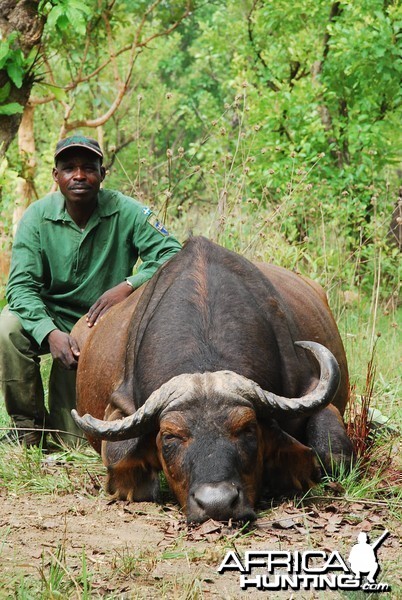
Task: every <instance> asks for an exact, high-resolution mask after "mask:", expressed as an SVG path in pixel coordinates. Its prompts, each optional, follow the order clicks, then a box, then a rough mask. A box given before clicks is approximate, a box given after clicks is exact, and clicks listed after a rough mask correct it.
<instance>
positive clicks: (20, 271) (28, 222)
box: [6, 209, 56, 346]
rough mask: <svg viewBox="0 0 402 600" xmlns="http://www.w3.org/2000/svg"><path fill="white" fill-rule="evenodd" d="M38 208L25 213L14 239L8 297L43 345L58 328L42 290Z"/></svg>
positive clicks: (14, 310)
mask: <svg viewBox="0 0 402 600" xmlns="http://www.w3.org/2000/svg"><path fill="white" fill-rule="evenodd" d="M35 221H36V218H35V213H34V211H32V210H31V211H30V210H29V209H28V211H27V212H26V213H25V214H24V216H23V218H22V220H21V222H20V224H19V226H18V229H17V232H16V235H15V238H14V243H13V249H12V255H11V267H10V274H9V278H8V282H7V287H6V297H7V302H8V304H9V308H10V310H11V312H13V313H15V314H16V315H17V316H18V318H19V320H20V321H21V324H22V326H23V328H24V329H25V331H27V333H29V335H31V336H32V337H33V338H34V339H35V341H36V342H37V343H38V345H39V346H40V345H41V344H42V342H43V340H44V339H45V338H46V337H47V336H48V335H49V333H50V332H51V331H52V330H53V329H55V328H56V325H55V324H54V322H53V320H52V318H51V317H50V315H49V313H48V312H47V310H46V306H45V304H44V303H43V301H42V298H41V296H40V292H41V290H42V288H43V264H42V257H41V248H40V239H39V231H38V228H37V226H36V222H35Z"/></svg>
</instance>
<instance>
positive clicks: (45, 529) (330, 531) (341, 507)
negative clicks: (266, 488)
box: [0, 465, 402, 599]
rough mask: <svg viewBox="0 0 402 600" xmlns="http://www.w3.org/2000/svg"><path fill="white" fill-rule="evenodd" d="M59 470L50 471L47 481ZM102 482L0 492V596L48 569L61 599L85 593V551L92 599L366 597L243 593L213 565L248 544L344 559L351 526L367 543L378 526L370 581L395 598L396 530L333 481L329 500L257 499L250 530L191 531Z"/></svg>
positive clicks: (353, 535)
mask: <svg viewBox="0 0 402 600" xmlns="http://www.w3.org/2000/svg"><path fill="white" fill-rule="evenodd" d="M61 468H63V465H57V466H53V467H52V469H53V476H54V477H57V476H58V469H61ZM69 468H70V469H71V467H69ZM72 468H74V467H72ZM102 483H103V475H101V476H98V475H96V477H91V478H90V479H89V483H88V480H87V483H86V484H85V485H84V486H83V489H82V490H81V489H78V490H77V489H75V490H74V491H72V492H67V493H65V494H64V495H49V494H46V495H43V494H37V493H35V492H32V491H29V492H28V491H26V490H24V489H21V490H19V491H17V492H14V493H12V492H10V491H9V490H7V489H5V488H4V487H3V488H1V489H0V574H1V579H0V598H1V599H3V598H14V597H17V596H16V593H15V590H16V589H18V586H19V587H21V581H25V582H27V583H29V582H31V583H32V581H34V580H35V579H37V580H38V582H40V581H41V580H42V582H43V581H46V580H49V579H50V575H49V573H50V571H51V569H52V568H54V566H55V565H59V566H61V570H62V575H64V576H65V577H66V578H68V580H69V583H70V586H71V592H70V593H69V597H71V598H81V597H84V596H82V577H83V554H84V556H85V571H86V572H87V573H88V575H87V578H88V580H89V581H90V584H91V592H90V595H89V596H86V597H90V598H97V597H101V598H121V599H125V598H147V599H148V598H149V599H153V598H180V599H182V598H222V599H223V598H224V599H232V598H254V597H264V595H265V594H266V597H269V598H289V599H290V598H303V599H304V598H306V599H307V598H328V597H331V598H344V597H353V598H357V597H362V598H363V597H364V598H367V597H370V594H367V593H365V594H364V593H363V592H359V594H360V595H354V596H350V595H349V596H345V595H342V593H340V592H336V591H332V590H331V591H328V590H327V591H324V592H317V591H313V590H310V591H308V590H305V591H302V590H300V591H292V590H288V591H286V592H285V591H283V592H272V591H269V592H267V591H265V593H264V592H259V593H257V592H256V590H255V589H251V590H249V591H244V592H242V591H241V589H240V585H239V581H240V574H239V573H237V572H232V571H227V572H225V573H224V574H221V575H220V574H218V572H217V569H218V566H219V565H220V564H221V562H222V561H223V559H224V557H225V554H226V552H227V551H228V550H234V549H236V550H237V551H238V553H239V555H240V557H243V556H244V552H245V551H246V550H271V551H272V550H285V551H286V550H288V551H296V550H299V551H304V550H309V549H316V550H321V551H324V552H327V553H331V552H332V551H335V550H336V551H338V552H339V553H340V554H341V555H342V557H344V558H345V559H347V557H348V556H349V552H350V550H351V548H352V546H353V545H354V544H355V543H356V542H357V536H358V534H359V532H362V531H364V532H367V533H368V535H369V539H370V540H371V541H375V540H376V539H377V538H378V537H379V536H380V535H381V534H382V533H383V532H384V530H385V529H388V530H389V531H390V535H389V536H388V538H387V539H386V540H385V541H384V543H383V544H382V545H381V546H380V547H379V549H378V551H377V558H378V562H379V564H380V567H381V572H380V575H379V576H378V577H377V582H378V581H382V582H386V583H388V584H390V585H391V588H392V591H391V592H390V593H382V594H380V595H379V596H380V597H381V596H382V597H389V598H402V591H401V590H402V578H401V570H400V565H399V562H400V560H401V534H402V527H401V523H400V522H399V521H398V520H397V518H396V517H394V516H393V515H392V512H391V511H390V510H389V508H387V507H386V506H385V503H384V504H382V503H381V502H380V501H378V502H373V503H370V502H366V501H352V502H347V501H345V500H344V499H342V498H341V497H339V498H336V495H337V492H338V491H339V490H337V489H336V485H335V486H334V487H333V488H329V489H328V490H327V492H328V497H327V498H321V499H317V498H316V499H314V498H312V499H310V500H309V501H308V502H305V503H304V505H302V506H301V505H295V504H294V503H293V502H289V501H288V502H283V503H280V504H277V505H276V506H275V505H274V506H273V505H269V506H268V505H261V506H260V507H259V508H260V509H261V512H260V515H261V517H260V518H259V519H258V520H257V522H256V523H255V524H254V526H253V527H252V528H250V529H248V530H244V529H243V530H242V529H239V528H238V527H231V526H229V525H222V524H219V523H216V522H213V521H208V522H206V523H204V524H203V525H201V526H198V527H192V528H189V527H187V525H186V523H185V521H184V519H183V515H182V513H181V512H180V510H179V509H178V507H177V506H176V505H175V504H174V503H173V502H171V501H168V502H166V503H165V504H164V505H163V506H161V505H156V504H151V503H138V504H129V503H127V502H112V501H111V500H110V498H108V497H107V496H105V494H104V493H103V491H102V490H101V488H100V486H101V485H102ZM399 514H400V511H399ZM80 584H81V587H80ZM376 596H377V597H378V595H376ZM18 597H19V596H18ZM27 597H33V596H27ZM37 597H39V596H37ZM50 597H55V598H56V597H58V598H59V597H63V596H62V595H54V596H50Z"/></svg>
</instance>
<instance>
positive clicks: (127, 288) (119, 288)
mask: <svg viewBox="0 0 402 600" xmlns="http://www.w3.org/2000/svg"><path fill="white" fill-rule="evenodd" d="M132 292H133V288H132V287H131V285H127V283H126V282H125V281H123V283H119V284H118V285H116V286H115V287H113V288H111V289H110V290H108V291H107V292H105V293H104V294H102V296H100V298H98V299H97V301H96V302H95V304H93V305H92V306H91V308H90V309H89V311H88V314H87V323H88V327H92V326H93V325H96V324H97V323H98V321H99V320H100V319H101V318H102V317H103V315H104V314H105V312H107V311H108V310H109V308H111V307H112V306H114V305H115V304H118V303H119V302H122V300H125V299H126V298H127V297H128V296H129V295H130V294H131V293H132Z"/></svg>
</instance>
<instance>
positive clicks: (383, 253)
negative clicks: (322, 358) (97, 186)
mask: <svg viewBox="0 0 402 600" xmlns="http://www.w3.org/2000/svg"><path fill="white" fill-rule="evenodd" d="M0 15H1V17H0V31H1V39H0V102H1V106H0V144H1V146H0V150H1V158H0V160H1V162H0V183H1V192H0V193H1V195H0V201H1V222H0V244H1V265H0V271H1V288H0V298H1V296H3V295H4V283H5V280H6V277H7V273H8V265H9V256H10V248H11V243H12V237H13V231H14V230H15V227H16V225H17V223H18V220H19V218H20V216H21V214H22V212H23V211H24V210H25V208H26V206H27V205H28V204H29V203H31V202H33V201H35V200H36V199H37V198H39V197H41V196H42V195H44V194H45V193H47V192H48V191H50V190H51V189H52V185H53V183H52V180H51V169H52V156H53V149H54V146H55V144H56V142H57V140H58V139H59V138H60V137H63V136H66V135H69V134H72V133H83V134H85V135H90V136H93V137H96V138H97V139H98V140H99V142H100V144H101V146H102V147H103V149H104V152H105V157H106V158H105V166H106V168H107V173H108V175H107V186H108V187H111V188H118V189H120V190H121V191H122V192H125V193H127V194H128V195H132V196H134V197H136V198H138V199H139V200H140V201H141V202H143V203H144V204H147V205H149V206H151V207H152V209H153V210H154V211H155V212H156V213H157V214H158V215H159V216H160V217H161V218H162V219H163V220H164V221H165V222H166V225H167V226H168V228H169V229H171V230H172V231H174V232H175V234H176V235H177V236H178V237H179V238H180V239H181V240H182V241H184V240H185V239H186V238H187V237H188V236H189V235H191V234H204V235H206V236H208V237H210V238H212V239H214V240H216V241H218V242H220V243H222V244H223V245H225V246H227V247H229V248H231V249H233V250H235V251H238V252H241V253H243V254H244V255H246V256H248V257H250V258H254V259H258V260H265V261H269V262H275V263H277V264H281V265H283V266H285V267H287V268H290V269H295V270H298V271H301V272H302V273H304V274H306V275H308V276H310V277H312V278H313V279H316V280H318V281H319V282H320V283H321V284H322V285H323V286H324V288H325V289H326V290H327V292H328V294H329V297H330V301H331V305H332V308H333V310H334V312H335V315H336V317H337V319H338V321H339V322H340V327H341V330H342V332H343V333H344V338H345V337H348V338H350V339H349V340H346V345H347V350H348V352H349V360H350V361H351V363H352V371H353V367H354V364H353V361H354V360H355V357H356V355H357V354H359V355H365V356H366V357H367V360H369V358H370V356H371V352H372V350H373V348H374V345H375V344H376V342H377V341H378V337H379V334H381V333H382V332H381V327H379V326H380V320H381V319H382V318H383V317H386V320H385V321H384V323H385V325H384V327H386V328H387V330H388V329H389V331H390V334H392V335H393V336H394V337H393V342H392V343H393V346H394V347H395V343H396V342H397V340H398V338H397V337H395V336H397V335H398V333H399V329H398V298H399V291H400V249H401V237H402V236H401V230H402V221H401V199H400V193H399V189H400V187H401V170H402V167H401V160H402V134H401V128H400V122H401V116H402V87H401V75H402V61H401V49H402V7H401V4H400V3H399V2H397V1H392V0H356V1H354V2H348V1H340V2H333V3H331V2H327V1H316V0H297V1H296V2H293V3H292V5H290V4H289V3H288V2H286V1H285V0H276V1H275V2H269V1H266V0H242V1H240V2H239V1H237V0H222V1H212V2H203V1H201V0H174V1H172V2H168V1H164V0H155V1H154V2H149V1H144V0H139V1H136V0H130V1H116V0H50V1H49V0H40V1H29V2H28V1H25V0H22V1H19V2H17V1H16V0H0ZM1 290H3V293H2V291H1ZM2 302H3V303H4V302H5V301H4V300H3V301H2ZM399 314H400V313H399ZM357 333H359V334H362V335H359V336H358V338H359V346H358V349H357V347H356V348H355V347H353V340H354V339H355V338H356V336H357ZM362 338H363V339H365V340H367V343H366V344H364V345H363V346H364V347H362V345H361V340H362ZM389 343H390V341H389V340H388V338H386V337H385V338H384V342H383V345H384V350H385V351H386V350H387V348H389ZM351 344H352V346H351V347H350V345H351ZM379 345H380V346H381V343H380V344H379ZM399 347H400V346H399ZM396 348H398V345H397V346H396ZM398 355H400V352H399V353H398V352H396V356H398ZM355 370H356V373H355V376H356V378H357V379H360V380H361V381H364V378H365V372H364V369H362V364H361V363H360V362H359V361H358V360H357V362H356V369H355Z"/></svg>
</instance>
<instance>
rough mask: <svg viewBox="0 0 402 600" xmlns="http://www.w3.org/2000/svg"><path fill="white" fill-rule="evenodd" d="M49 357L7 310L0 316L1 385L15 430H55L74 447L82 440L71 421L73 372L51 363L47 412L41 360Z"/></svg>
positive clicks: (44, 346) (74, 376)
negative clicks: (24, 428)
mask: <svg viewBox="0 0 402 600" xmlns="http://www.w3.org/2000/svg"><path fill="white" fill-rule="evenodd" d="M48 353H49V347H48V346H47V344H44V345H43V346H38V344H37V343H36V341H35V340H34V339H33V338H32V337H31V336H30V335H29V334H28V333H27V332H26V331H25V330H24V329H23V328H22V325H21V323H20V321H19V319H18V317H17V316H16V315H15V314H13V313H12V312H11V311H10V310H9V309H8V307H7V306H6V307H5V308H4V309H3V311H2V312H1V314H0V382H1V385H2V392H3V396H4V400H5V404H6V409H7V412H8V414H9V415H10V417H11V418H12V420H13V421H14V424H15V426H16V427H32V428H37V429H58V430H61V431H62V432H66V433H60V434H58V435H59V437H60V438H61V439H62V440H63V441H64V442H65V443H67V444H69V445H76V444H77V443H80V442H82V441H83V440H82V438H83V437H84V436H83V432H82V431H81V430H80V429H79V428H78V427H77V425H76V424H75V423H74V421H73V419H72V417H71V409H72V408H75V380H76V372H75V371H68V370H67V369H63V367H61V366H60V365H58V364H57V363H56V362H53V364H52V368H51V372H50V377H49V394H48V403H47V404H48V409H47V408H46V406H45V394H44V390H43V383H42V377H41V372H40V360H41V359H40V357H41V356H43V355H44V354H48ZM69 434H70V435H69ZM71 434H73V435H71ZM77 436H78V437H77Z"/></svg>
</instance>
